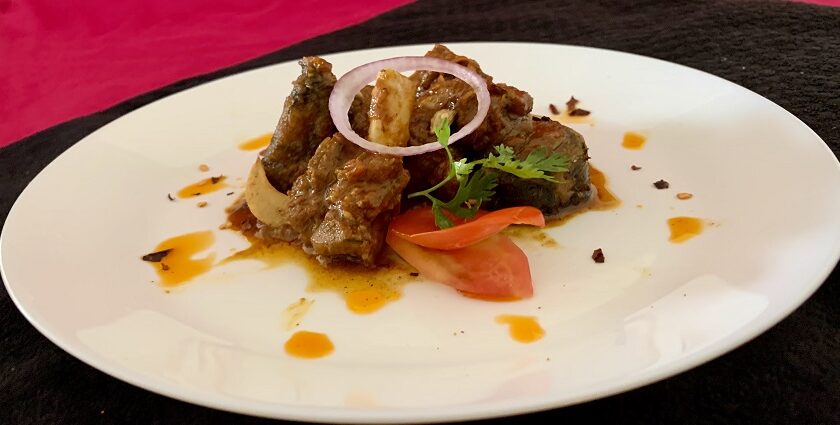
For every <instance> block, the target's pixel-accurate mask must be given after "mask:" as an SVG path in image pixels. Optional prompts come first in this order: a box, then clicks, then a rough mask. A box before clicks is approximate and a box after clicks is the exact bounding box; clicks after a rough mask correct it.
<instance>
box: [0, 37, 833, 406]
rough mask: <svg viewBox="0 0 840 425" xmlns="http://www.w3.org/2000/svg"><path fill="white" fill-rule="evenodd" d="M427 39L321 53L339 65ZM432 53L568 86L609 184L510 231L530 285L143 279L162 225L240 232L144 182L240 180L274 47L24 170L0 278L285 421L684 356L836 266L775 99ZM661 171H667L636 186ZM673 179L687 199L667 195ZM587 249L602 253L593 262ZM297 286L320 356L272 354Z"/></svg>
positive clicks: (274, 277)
mask: <svg viewBox="0 0 840 425" xmlns="http://www.w3.org/2000/svg"><path fill="white" fill-rule="evenodd" d="M429 47H430V46H410V47H396V48H386V49H376V50H366V51H358V52H350V53H343V54H336V55H329V56H327V57H326V58H327V59H328V60H329V61H331V62H332V63H333V64H334V70H335V71H336V74H338V75H341V73H343V72H345V71H347V70H348V69H350V68H351V67H353V66H356V65H359V64H361V63H365V62H369V61H372V60H375V59H381V58H385V57H391V56H398V55H419V54H422V53H424V52H425V51H426V50H427V49H428V48H429ZM451 47H452V48H453V49H454V50H455V51H456V52H459V53H461V54H465V55H469V56H471V57H474V58H475V59H477V60H478V61H479V62H480V63H481V65H482V66H483V68H484V69H485V70H486V71H487V72H488V73H490V74H492V75H494V76H495V78H496V81H502V82H509V83H511V84H513V85H516V86H517V87H520V88H522V89H525V90H527V91H528V92H530V93H531V94H533V96H534V99H535V102H534V103H535V107H534V110H535V112H537V113H547V108H548V104H549V103H556V104H558V105H563V103H564V101H565V100H566V99H567V98H568V97H569V96H570V95H574V96H575V97H577V98H579V99H582V100H583V101H584V103H583V104H582V107H585V108H586V109H590V110H592V111H593V114H592V116H591V117H592V120H591V121H592V123H593V124H594V125H590V124H588V123H583V124H572V126H573V127H574V128H576V129H577V130H579V131H580V132H581V133H582V134H583V135H584V136H585V138H586V140H587V142H588V144H589V146H590V155H591V156H592V162H593V163H594V164H595V165H596V166H598V167H599V168H601V169H603V170H604V171H605V172H606V174H607V175H608V176H609V177H610V178H611V185H612V189H613V191H614V192H615V193H616V194H617V195H618V197H620V198H621V199H622V201H623V204H622V206H621V207H620V208H618V209H616V210H612V211H601V212H598V211H595V212H589V213H586V214H584V215H582V216H579V217H577V218H575V219H574V220H572V221H570V222H569V223H567V224H565V225H563V226H561V227H557V228H553V229H550V230H549V232H550V233H551V235H552V236H553V237H554V238H555V239H556V240H557V241H558V242H559V243H560V245H561V246H560V248H553V249H548V248H536V247H534V246H532V245H528V244H525V245H523V246H524V247H525V249H526V250H527V252H528V255H529V258H530V261H531V265H532V271H533V276H534V281H535V291H536V295H535V296H534V298H533V299H529V300H526V301H520V302H514V303H493V302H481V301H476V300H471V299H468V298H464V297H462V296H459V295H458V294H456V293H455V292H453V291H452V290H450V289H449V288H447V287H445V286H443V285H435V284H430V283H418V284H410V285H408V286H407V287H406V289H405V292H404V294H403V297H402V298H401V299H400V300H399V301H397V302H394V303H391V304H389V305H387V306H386V307H385V308H383V309H382V310H380V311H379V312H377V313H375V314H372V315H367V316H363V315H356V314H353V313H351V312H350V311H348V310H347V308H346V307H345V306H344V305H343V302H342V300H341V299H340V298H339V297H338V296H337V295H335V294H332V293H316V294H308V293H307V292H306V291H305V287H306V278H305V277H304V272H303V271H302V270H301V269H298V268H296V267H295V266H287V267H280V268H275V269H269V270H266V269H264V267H263V266H262V265H261V264H260V263H256V262H241V263H234V264H231V265H230V266H224V267H217V268H215V269H214V270H213V271H212V272H210V273H209V274H207V275H204V276H202V277H200V278H198V279H196V280H195V281H193V282H191V283H189V284H186V285H184V286H182V287H181V288H179V289H178V290H177V291H173V292H172V293H171V294H165V293H164V291H163V290H161V288H159V287H158V286H156V285H155V284H151V283H150V281H152V280H156V275H155V274H154V273H153V270H152V268H151V267H150V266H149V265H148V264H145V263H143V262H141V261H139V260H138V256H139V255H142V254H144V253H146V252H148V251H149V250H150V249H151V248H152V247H154V246H155V245H156V244H157V243H158V242H159V241H161V240H163V239H165V238H167V237H170V236H174V235H176V234H181V233H185V232H187V231H191V230H205V229H213V230H214V231H215V232H216V233H217V238H218V239H217V243H216V244H215V245H214V247H213V248H212V249H211V251H213V252H217V253H218V255H219V256H224V255H226V254H227V253H228V252H230V249H231V248H241V247H244V246H245V245H246V243H245V241H244V240H243V239H242V238H241V237H239V236H238V235H237V234H234V233H232V232H225V231H220V230H216V229H217V227H218V225H219V224H220V223H222V222H223V221H224V212H223V207H224V206H225V205H226V204H227V203H229V201H230V200H231V198H232V197H226V196H225V194H224V191H223V192H217V193H215V194H212V195H209V196H207V197H206V198H205V199H206V200H207V201H208V202H209V206H208V207H207V208H204V209H198V208H196V207H195V203H194V202H192V201H190V202H177V203H170V202H168V201H166V199H165V194H166V193H167V192H174V191H176V190H177V189H178V188H180V187H182V186H183V185H185V184H188V183H191V182H193V181H196V180H198V179H199V178H201V177H202V174H201V173H199V172H198V170H197V166H198V164H200V163H205V164H208V165H210V166H211V167H212V169H213V173H223V174H225V175H227V176H231V177H244V176H245V175H246V173H247V170H248V167H249V164H250V163H251V162H252V161H253V158H254V155H255V153H254V152H244V151H241V150H238V149H237V144H238V143H239V142H241V141H243V140H245V139H247V138H249V137H253V136H257V135H260V134H263V133H265V132H270V131H272V130H273V128H274V125H275V123H276V121H277V118H278V116H279V114H280V111H281V109H282V104H283V99H284V97H285V95H286V94H287V93H288V91H289V88H290V84H289V83H290V81H291V80H293V79H294V78H295V77H296V75H297V73H298V66H297V65H296V64H295V63H285V64H279V65H275V66H270V67H266V68H262V69H258V70H254V71H251V72H246V73H243V74H239V75H235V76H232V77H228V78H224V79H221V80H218V81H214V82H212V83H209V84H205V85H202V86H199V87H196V88H193V89H190V90H187V91H184V92H182V93H178V94H176V95H173V96H170V97H168V98H165V99H162V100H160V101H158V102H155V103H153V104H150V105H148V106H145V107H143V108H141V109H138V110H136V111H134V112H132V113H130V114H128V115H126V116H124V117H122V118H120V119H118V120H116V121H114V122H112V123H110V124H108V125H107V126H105V127H103V128H102V129H100V130H98V131H96V132H95V133H93V134H91V135H90V136H88V137H87V138H85V139H84V140H82V141H81V142H79V143H78V144H76V145H75V146H73V147H72V148H70V149H69V150H68V151H67V152H65V153H64V154H62V155H61V156H60V157H59V158H58V159H56V160H55V161H54V162H53V163H52V164H50V165H49V166H48V167H47V168H46V169H45V170H44V171H43V172H41V173H40V174H39V175H38V176H37V177H36V178H35V179H34V180H33V181H32V183H31V184H30V185H29V186H28V187H27V188H26V190H25V191H24V192H23V194H22V195H21V196H20V198H19V199H18V201H17V203H16V204H15V205H14V207H13V208H12V210H11V212H10V214H9V217H8V220H7V222H6V225H5V227H4V229H3V234H2V246H0V249H1V250H0V253H1V254H2V270H3V278H4V280H5V282H6V287H7V289H8V291H9V293H10V294H11V295H12V297H13V299H14V300H15V302H16V304H17V305H18V307H19V308H20V310H21V311H22V312H23V313H24V314H25V315H26V317H27V318H28V319H29V320H30V321H31V322H32V324H33V325H34V326H35V327H36V328H37V329H38V330H40V331H41V332H42V333H43V334H44V335H46V336H47V337H48V338H49V339H50V340H52V341H53V342H55V343H56V344H57V345H59V346H60V347H61V348H63V349H64V350H66V351H68V352H69V353H71V354H73V355H74V356H76V357H78V358H79V359H81V360H83V361H85V362H86V363H88V364H90V365H92V366H94V367H96V368H98V369H100V370H102V371H104V372H106V373H108V374H110V375H113V376H114V377H117V378H119V379H122V380H124V381H127V382H130V383H132V384H135V385H137V386H140V387H142V388H146V389H148V390H151V391H155V392H158V393H161V394H165V395H168V396H171V397H174V398H178V399H181V400H186V401H189V402H193V403H197V404H201V405H205V406H210V407H215V408H219V409H225V410H230V411H235V412H241V413H247V414H253V415H261V416H269V417H275V418H284V419H299V420H311V421H342V422H409V421H410V422H415V421H444V420H458V419H472V418H483V417H492V416H500V415H509V414H515V413H523V412H529V411H535V410H540V409H548V408H553V407H559V406H563V405H568V404H571V403H576V402H581V401H584V400H590V399H594V398H597V397H603V396H606V395H609V394H614V393H617V392H621V391H626V390H629V389H632V388H635V387H638V386H641V385H644V384H647V383H650V382H653V381H656V380H659V379H662V378H665V377H668V376H671V375H674V374H676V373H679V372H681V371H684V370H686V369H689V368H691V367H694V366H697V365H699V364H701V363H703V362H705V361H708V360H710V359H712V358H714V357H716V356H719V355H721V354H723V353H725V352H727V351H729V350H731V349H733V348H735V347H737V346H738V345H740V344H742V343H744V342H746V341H748V340H750V339H751V338H753V337H755V336H756V335H758V334H759V333H761V332H763V331H764V330H766V329H767V328H769V327H770V326H772V325H773V324H775V323H777V322H778V321H780V320H781V319H782V318H784V317H785V316H786V315H788V314H789V313H790V312H791V311H793V309H795V308H796V307H797V306H799V305H800V304H801V303H802V302H803V301H805V299H807V298H808V296H809V295H811V294H812V293H813V292H814V291H815V290H816V289H817V287H818V286H819V285H820V284H821V283H822V282H823V280H824V279H825V278H826V276H827V275H828V273H829V272H830V271H831V270H832V268H833V267H834V265H835V263H836V262H837V260H838V256H840V220H838V219H837V217H840V167H838V162H837V159H836V158H835V157H834V155H832V153H831V151H830V150H829V149H828V148H827V147H826V145H825V144H824V143H823V142H822V140H820V138H819V137H818V136H817V135H816V134H814V132H813V131H811V130H810V129H809V128H808V127H807V126H805V124H803V123H802V122H801V121H799V120H798V119H797V118H795V117H794V116H793V115H791V114H789V113H788V112H786V111H784V110H783V109H782V108H780V107H779V106H777V105H775V104H773V103H772V102H770V101H768V100H766V99H764V98H762V97H761V96H758V95H757V94H755V93H752V92H750V91H748V90H746V89H744V88H742V87H739V86H737V85H735V84H732V83H730V82H727V81H725V80H722V79H720V78H717V77H714V76H712V75H709V74H706V73H703V72H699V71H696V70H693V69H689V68H685V67H682V66H678V65H674V64H671V63H666V62H662V61H659V60H654V59H650V58H645V57H640V56H635V55H629V54H624V53H618V52H612V51H606V50H598V49H590V48H581V47H569V46H557V45H540V44H511V43H468V44H453V45H451ZM313 53H315V52H313ZM629 130H635V131H641V132H643V133H644V134H646V135H647V136H648V142H647V145H646V146H645V147H644V149H642V150H640V151H629V150H626V149H624V148H622V147H621V145H620V143H621V138H622V134H623V133H624V132H625V131H629ZM631 164H637V165H640V166H642V167H643V169H642V170H639V171H631V170H630V165H631ZM203 176H206V174H204V175H203ZM658 179H665V180H667V181H669V182H670V183H671V188H670V189H669V190H656V189H654V188H653V187H652V186H651V183H652V182H654V181H656V180H658ZM239 190H240V189H239V188H237V191H239ZM677 192H691V193H693V194H694V198H692V199H690V200H687V201H680V200H677V199H676V198H675V194H676V193H677ZM637 205H642V207H637ZM680 215H689V216H696V217H701V218H704V219H707V220H710V221H713V222H714V223H715V225H713V226H710V227H709V228H708V229H707V230H706V231H705V232H704V233H703V234H701V235H700V236H698V237H696V238H694V239H692V240H689V241H687V242H685V243H683V244H679V245H677V244H672V243H669V242H668V227H667V226H666V220H667V219H668V218H669V217H673V216H680ZM598 247H601V248H603V249H604V251H605V253H606V256H607V261H606V263H604V264H595V263H594V262H593V261H592V260H591V259H590V255H591V253H592V250H593V249H595V248H598ZM301 296H306V297H309V298H313V299H315V300H316V303H315V304H314V305H313V307H312V309H311V311H310V312H309V313H308V315H307V316H306V317H305V318H304V319H303V323H302V328H305V329H311V330H316V331H320V332H325V333H327V334H328V335H329V336H330V337H331V338H332V340H333V342H334V344H335V346H336V351H335V352H334V353H333V354H332V355H330V356H328V357H325V358H322V359H318V360H300V359H297V358H293V357H290V356H288V355H287V354H285V353H284V351H283V343H284V341H285V340H286V339H287V338H288V337H289V332H287V331H285V330H284V328H283V327H282V326H281V323H280V315H281V313H282V312H283V310H284V309H285V308H286V306H287V305H289V304H290V303H291V302H293V301H295V300H296V299H298V298H299V297H301ZM500 313H510V314H526V315H535V316H537V317H538V319H539V321H540V323H541V324H542V326H543V327H544V328H545V329H546V332H547V334H546V336H545V338H543V339H542V340H540V341H538V342H536V343H533V344H520V343H516V342H514V341H513V340H512V339H510V338H509V336H508V335H507V330H506V329H505V328H504V327H502V326H500V325H498V324H496V323H494V317H495V316H496V315H497V314H500ZM461 330H463V331H464V333H463V334H461V333H460V331H461ZM456 331H457V336H453V332H456Z"/></svg>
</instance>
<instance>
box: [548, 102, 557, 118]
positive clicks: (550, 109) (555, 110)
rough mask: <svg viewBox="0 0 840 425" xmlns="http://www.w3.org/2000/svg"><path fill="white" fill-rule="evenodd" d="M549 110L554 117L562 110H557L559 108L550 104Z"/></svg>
mask: <svg viewBox="0 0 840 425" xmlns="http://www.w3.org/2000/svg"><path fill="white" fill-rule="evenodd" d="M548 110H549V111H551V113H552V114H554V115H557V114H559V113H560V110H559V109H557V106H555V105H554V104H553V103H549V104H548Z"/></svg>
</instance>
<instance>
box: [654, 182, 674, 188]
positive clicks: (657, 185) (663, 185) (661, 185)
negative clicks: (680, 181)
mask: <svg viewBox="0 0 840 425" xmlns="http://www.w3.org/2000/svg"><path fill="white" fill-rule="evenodd" d="M653 186H654V187H655V188H657V189H667V188H669V187H671V185H670V184H669V183H668V182H666V181H665V180H659V181H655V182H653Z"/></svg>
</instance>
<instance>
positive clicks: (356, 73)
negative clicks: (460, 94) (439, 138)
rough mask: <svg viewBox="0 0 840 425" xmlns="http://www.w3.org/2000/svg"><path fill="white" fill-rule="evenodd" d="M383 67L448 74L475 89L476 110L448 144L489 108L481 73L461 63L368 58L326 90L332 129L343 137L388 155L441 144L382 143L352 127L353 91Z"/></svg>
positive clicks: (470, 128)
mask: <svg viewBox="0 0 840 425" xmlns="http://www.w3.org/2000/svg"><path fill="white" fill-rule="evenodd" d="M385 68H390V69H393V70H395V71H397V72H404V71H420V70H422V71H434V72H442V73H445V74H451V75H454V76H456V77H458V78H459V79H461V80H462V81H464V82H465V83H467V84H469V85H470V87H472V88H473V90H475V93H476V97H477V98H478V110H477V111H476V113H475V117H473V119H472V121H470V122H469V123H467V125H465V126H463V127H461V129H460V130H458V132H457V133H455V134H453V135H451V136H449V144H450V145H451V144H452V143H455V142H457V141H458V140H460V139H461V138H463V137H464V136H466V135H468V134H470V133H472V132H473V131H475V129H476V128H478V126H479V125H481V123H482V122H483V121H484V117H485V116H487V110H488V109H490V92H489V91H487V83H486V82H485V81H484V78H482V77H481V75H479V74H478V73H476V72H475V71H473V70H471V69H469V68H467V67H465V66H461V65H458V64H456V63H453V62H449V61H446V60H443V59H437V58H429V57H425V56H402V57H396V58H391V59H383V60H380V61H376V62H371V63H368V64H365V65H362V66H359V67H357V68H354V69H352V70H351V71H350V72H348V73H346V74H344V75H343V76H342V77H341V78H339V79H338V81H337V82H336V83H335V87H333V91H332V93H331V94H330V116H332V119H333V123H335V127H336V129H338V131H339V132H340V133H341V134H342V135H343V136H344V137H346V138H347V140H349V141H351V142H353V143H355V144H357V145H359V146H360V147H362V148H364V149H367V150H369V151H372V152H376V153H383V154H388V155H397V156H411V155H419V154H421V153H426V152H432V151H436V150H438V149H442V148H443V146H441V145H440V143H437V142H433V143H426V144H424V145H420V146H409V147H397V146H385V145H380V144H378V143H373V142H371V141H369V140H366V139H365V138H363V137H362V136H359V135H358V134H357V133H356V132H355V131H353V128H352V127H351V126H350V118H349V117H348V115H347V114H348V112H350V105H351V104H352V103H353V99H354V98H355V97H356V93H358V92H359V91H361V90H362V89H363V88H364V87H365V86H366V85H368V84H369V83H370V82H371V81H373V80H375V79H376V74H378V73H379V71H381V70H383V69H385Z"/></svg>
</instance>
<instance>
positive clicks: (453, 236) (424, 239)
mask: <svg viewBox="0 0 840 425" xmlns="http://www.w3.org/2000/svg"><path fill="white" fill-rule="evenodd" d="M453 221H454V222H455V223H456V225H455V226H453V227H450V228H448V229H440V230H439V229H438V228H437V226H436V225H435V216H434V213H432V208H431V207H425V208H415V209H413V210H409V211H406V212H405V213H403V214H401V215H400V216H398V217H396V218H394V219H393V220H392V221H391V227H390V229H391V231H392V232H394V235H395V236H399V237H400V238H403V239H405V240H407V241H409V242H411V243H414V244H416V245H420V246H424V247H426V248H433V249H442V250H450V249H460V248H464V247H467V246H470V245H472V244H475V243H477V242H480V241H482V240H484V239H486V238H489V237H490V236H493V235H495V234H496V233H499V232H501V231H502V230H504V228H506V227H508V226H510V225H511V224H530V225H532V226H537V227H544V226H545V218H544V217H543V215H542V212H541V211H540V210H539V209H537V208H534V207H513V208H505V209H501V210H497V211H493V212H489V213H485V212H483V211H482V212H479V214H478V215H477V216H476V218H475V219H474V220H470V221H466V222H464V221H462V220H453Z"/></svg>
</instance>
